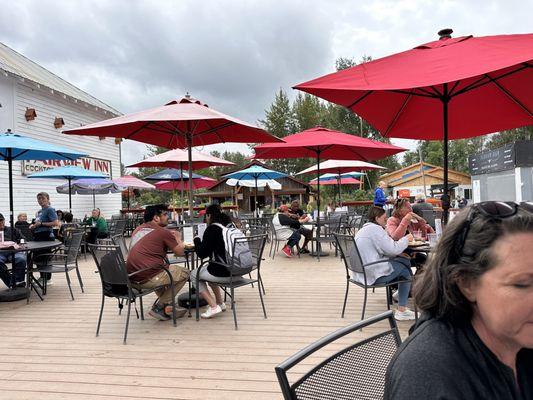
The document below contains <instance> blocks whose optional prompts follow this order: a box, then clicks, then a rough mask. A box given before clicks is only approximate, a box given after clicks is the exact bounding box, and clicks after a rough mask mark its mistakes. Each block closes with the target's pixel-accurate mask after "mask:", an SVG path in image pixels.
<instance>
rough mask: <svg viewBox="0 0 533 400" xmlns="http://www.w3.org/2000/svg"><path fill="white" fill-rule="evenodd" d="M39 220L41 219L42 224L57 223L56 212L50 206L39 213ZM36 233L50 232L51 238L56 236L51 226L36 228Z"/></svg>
mask: <svg viewBox="0 0 533 400" xmlns="http://www.w3.org/2000/svg"><path fill="white" fill-rule="evenodd" d="M37 218H39V219H40V220H41V222H53V221H57V214H56V210H55V208H53V207H50V206H48V207H45V208H43V209H41V210H40V211H38V212H37ZM35 232H49V233H50V236H51V237H52V236H53V235H54V230H53V228H52V227H51V226H43V225H40V226H39V227H37V228H35Z"/></svg>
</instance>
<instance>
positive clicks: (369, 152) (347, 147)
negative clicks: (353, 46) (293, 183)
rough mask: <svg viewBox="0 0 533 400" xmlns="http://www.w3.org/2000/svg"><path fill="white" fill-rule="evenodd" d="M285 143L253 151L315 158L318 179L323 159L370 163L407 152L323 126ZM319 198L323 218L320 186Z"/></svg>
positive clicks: (287, 138) (264, 155) (268, 155)
mask: <svg viewBox="0 0 533 400" xmlns="http://www.w3.org/2000/svg"><path fill="white" fill-rule="evenodd" d="M283 140H284V143H267V144H262V145H259V146H256V147H254V151H255V155H254V158H259V159H280V158H315V159H316V162H317V164H318V167H317V177H319V176H320V160H321V159H322V160H323V159H328V158H330V159H332V158H334V159H338V160H362V161H370V160H377V159H380V158H385V157H388V156H392V155H394V154H397V153H401V152H402V151H405V149H403V148H401V147H397V146H393V145H391V144H387V143H382V142H378V141H375V140H370V139H366V138H362V137H359V136H354V135H349V134H347V133H344V132H339V131H334V130H331V129H326V128H322V127H320V126H317V127H315V128H311V129H307V130H305V131H302V132H299V133H295V134H293V135H289V136H285V137H284V138H283ZM317 197H318V198H317V206H318V209H319V213H318V215H319V216H320V182H319V184H318V185H317ZM317 226H318V232H319V233H320V218H318V219H317ZM319 252H320V251H319Z"/></svg>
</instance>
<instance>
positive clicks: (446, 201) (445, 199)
mask: <svg viewBox="0 0 533 400" xmlns="http://www.w3.org/2000/svg"><path fill="white" fill-rule="evenodd" d="M442 101H443V122H444V142H443V153H444V193H443V194H442V197H441V199H442V210H443V213H442V222H443V223H444V224H445V225H446V224H447V223H448V212H449V209H450V196H449V194H448V102H449V101H450V98H449V95H448V84H447V83H445V84H444V94H443V98H442Z"/></svg>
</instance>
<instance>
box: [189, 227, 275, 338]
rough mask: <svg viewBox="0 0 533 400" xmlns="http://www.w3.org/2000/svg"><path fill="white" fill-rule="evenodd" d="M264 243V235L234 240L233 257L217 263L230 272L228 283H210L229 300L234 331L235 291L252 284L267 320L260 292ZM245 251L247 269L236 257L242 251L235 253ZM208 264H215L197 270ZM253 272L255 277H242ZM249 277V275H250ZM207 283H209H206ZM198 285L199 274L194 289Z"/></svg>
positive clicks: (197, 302) (198, 299) (198, 310)
mask: <svg viewBox="0 0 533 400" xmlns="http://www.w3.org/2000/svg"><path fill="white" fill-rule="evenodd" d="M265 243H266V234H263V235H256V236H246V237H241V238H235V240H234V242H233V251H232V253H233V257H231V256H230V255H229V254H226V264H223V263H221V262H217V264H220V265H223V266H224V267H226V268H227V269H228V270H229V272H230V274H231V275H230V277H229V278H230V281H229V282H225V283H223V282H217V281H213V282H212V283H215V284H217V285H218V286H220V287H221V288H222V290H224V293H225V294H226V295H228V296H229V297H230V299H231V309H232V310H233V320H234V322H235V330H237V329H238V325H237V309H236V305H235V289H237V288H239V287H242V286H247V285H252V284H254V283H257V287H258V289H259V298H260V299H261V306H262V308H263V315H264V317H265V318H267V314H266V309H265V303H264V301H263V293H262V291H261V260H262V256H263V250H264V248H265ZM239 248H241V249H247V250H249V253H248V251H246V253H247V254H249V255H251V260H252V264H251V266H250V267H249V268H242V267H241V266H240V260H239V259H238V257H237V255H239V254H240V255H242V254H243V251H240V252H239V251H236V249H239ZM209 262H215V261H213V260H211V261H206V262H204V263H202V265H200V267H199V268H207V265H208V263H209ZM254 271H256V273H257V277H256V278H253V277H250V278H245V277H244V276H243V275H247V274H252V273H253V272H254ZM250 276H251V275H250ZM206 282H209V281H206ZM199 283H200V273H197V274H196V285H195V287H196V288H198V287H199ZM199 301H200V298H199V296H196V320H197V321H198V320H199V319H200V305H199ZM189 303H190V297H189Z"/></svg>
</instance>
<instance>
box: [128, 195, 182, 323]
mask: <svg viewBox="0 0 533 400" xmlns="http://www.w3.org/2000/svg"><path fill="white" fill-rule="evenodd" d="M144 222H145V223H144V224H142V225H140V226H138V227H137V229H135V231H134V232H133V234H132V235H131V245H130V251H129V253H128V260H127V262H126V267H127V270H128V273H129V274H131V273H134V272H136V271H141V270H143V271H142V272H139V273H137V274H136V275H133V276H132V277H131V281H132V282H133V284H134V285H135V286H136V287H138V288H141V289H151V288H153V287H156V286H161V285H164V284H168V283H170V279H169V276H168V274H167V273H166V272H165V271H163V270H162V269H161V268H159V267H162V266H164V267H166V268H167V269H168V270H169V271H170V274H171V275H172V279H173V281H174V294H175V295H177V294H178V292H179V291H180V289H181V288H182V287H183V285H184V284H185V282H187V278H188V276H189V273H188V272H187V270H186V269H185V268H182V267H179V266H177V265H175V264H173V265H169V263H168V260H167V252H169V251H171V252H173V253H174V254H176V255H177V256H183V254H184V246H183V242H182V241H181V238H180V237H179V234H178V232H177V231H171V230H169V229H166V228H165V227H166V226H167V224H168V214H167V206H166V205H164V204H158V205H154V206H148V207H146V211H145V213H144ZM156 294H157V297H158V299H157V301H156V302H155V303H154V305H153V306H152V309H151V310H150V312H149V314H150V316H152V317H154V318H156V319H159V320H160V321H166V320H169V319H170V316H171V315H172V307H167V306H169V305H170V304H171V302H172V289H171V287H170V286H168V287H166V288H164V289H158V290H156ZM186 312H187V310H185V309H180V310H177V312H176V316H178V317H183V316H184V315H185V313H186ZM169 314H170V315H169Z"/></svg>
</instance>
